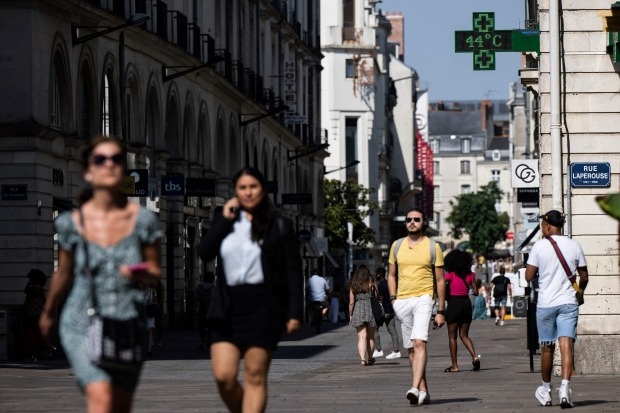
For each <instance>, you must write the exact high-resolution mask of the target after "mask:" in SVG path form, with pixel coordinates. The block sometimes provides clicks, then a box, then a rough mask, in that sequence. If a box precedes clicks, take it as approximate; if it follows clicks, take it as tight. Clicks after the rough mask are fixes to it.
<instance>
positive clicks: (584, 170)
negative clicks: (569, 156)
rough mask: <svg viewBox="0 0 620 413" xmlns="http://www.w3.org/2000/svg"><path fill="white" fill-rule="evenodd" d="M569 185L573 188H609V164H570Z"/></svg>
mask: <svg viewBox="0 0 620 413" xmlns="http://www.w3.org/2000/svg"><path fill="white" fill-rule="evenodd" d="M570 184H571V186H572V187H573V188H609V186H610V185H611V168H610V167H609V162H599V163H589V162H575V163H571V164H570Z"/></svg>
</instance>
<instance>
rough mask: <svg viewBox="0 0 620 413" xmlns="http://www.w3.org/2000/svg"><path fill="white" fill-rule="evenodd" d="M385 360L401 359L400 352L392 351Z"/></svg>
mask: <svg viewBox="0 0 620 413" xmlns="http://www.w3.org/2000/svg"><path fill="white" fill-rule="evenodd" d="M385 358H386V359H387V360H393V359H399V358H400V351H392V352H391V353H390V354H388V355H387V356H385Z"/></svg>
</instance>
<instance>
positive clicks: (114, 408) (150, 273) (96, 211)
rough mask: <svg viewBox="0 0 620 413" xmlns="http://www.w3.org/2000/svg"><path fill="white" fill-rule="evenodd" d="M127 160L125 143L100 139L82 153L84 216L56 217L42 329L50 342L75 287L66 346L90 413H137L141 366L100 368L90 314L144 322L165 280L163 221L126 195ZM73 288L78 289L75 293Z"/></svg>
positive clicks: (63, 334) (63, 333)
mask: <svg viewBox="0 0 620 413" xmlns="http://www.w3.org/2000/svg"><path fill="white" fill-rule="evenodd" d="M126 159H127V158H126V153H125V151H124V146H123V144H122V142H121V141H119V140H118V139H116V138H112V137H107V136H96V137H94V138H93V139H92V140H91V141H90V143H89V145H88V146H87V147H86V149H85V150H84V151H83V153H82V168H83V178H84V180H85V181H86V183H87V184H88V185H89V186H90V189H89V190H87V191H85V193H84V194H83V196H82V197H81V201H82V202H81V206H80V208H79V209H78V210H75V211H69V212H64V213H62V214H61V215H59V216H58V218H56V220H55V221H54V226H55V229H56V232H57V234H58V245H59V251H58V270H57V271H56V273H55V274H54V277H53V278H52V284H51V288H50V291H49V295H48V300H47V301H46V303H45V307H44V311H43V314H42V315H41V318H40V320H39V326H40V328H41V332H42V334H43V335H44V336H46V337H47V336H48V335H49V333H50V331H51V329H52V326H53V323H54V317H53V314H54V312H55V309H56V306H57V304H58V301H59V299H60V298H61V297H63V296H64V294H65V292H66V291H67V290H68V289H69V288H71V291H70V293H69V297H68V299H67V301H66V303H65V305H64V307H63V311H62V315H61V317H60V339H61V343H62V346H63V347H64V350H65V353H66V355H67V358H68V360H69V363H70V364H71V367H72V368H73V371H74V373H75V376H76V378H77V381H78V384H79V386H80V388H81V389H82V391H83V392H84V393H85V395H86V405H87V409H88V411H89V412H91V413H93V412H97V413H99V412H115V413H117V412H129V411H130V410H131V404H132V399H133V393H134V391H135V389H136V386H137V384H138V379H139V376H140V370H141V364H138V365H132V366H131V367H130V368H124V367H123V368H109V367H99V366H98V365H95V364H94V363H92V362H91V361H90V358H89V356H88V350H87V330H88V327H89V314H91V313H92V309H95V308H96V309H98V312H99V314H101V316H102V317H107V318H108V319H114V320H131V319H137V320H136V321H138V322H139V321H140V319H142V320H144V297H143V293H142V289H143V285H154V284H155V283H156V282H157V280H158V279H159V277H160V249H159V248H160V247H159V238H160V236H161V231H160V230H159V229H158V226H159V225H158V224H159V223H158V219H157V216H156V215H155V214H153V213H151V212H149V211H147V210H146V209H143V208H141V207H140V205H139V204H138V203H135V202H128V200H127V197H126V196H125V195H123V194H122V193H121V180H122V178H123V175H124V172H125V165H126ZM71 285H72V287H71Z"/></svg>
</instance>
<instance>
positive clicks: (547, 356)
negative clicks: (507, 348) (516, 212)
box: [525, 210, 588, 408]
mask: <svg viewBox="0 0 620 413" xmlns="http://www.w3.org/2000/svg"><path fill="white" fill-rule="evenodd" d="M541 218H542V222H541V224H540V228H541V230H542V234H543V236H544V238H543V239H541V240H539V241H537V242H536V243H535V244H534V246H533V247H532V251H531V252H530V255H529V258H528V260H527V267H526V269H525V279H526V280H527V281H532V280H533V279H534V278H536V274H538V301H537V305H536V322H537V324H538V340H539V343H540V347H541V358H540V365H541V368H540V370H541V373H542V386H540V387H538V388H537V389H536V392H535V393H534V395H535V396H536V399H538V401H539V402H540V404H541V405H543V406H551V404H552V399H551V370H552V368H553V352H554V350H555V342H556V340H557V341H559V343H560V353H561V358H562V384H561V386H560V405H561V406H562V408H565V407H573V403H572V402H571V399H570V393H571V390H570V388H569V380H570V376H571V374H572V372H573V346H574V341H575V340H576V339H577V318H578V316H579V306H578V303H577V298H576V294H575V293H576V290H575V288H576V287H573V284H575V285H576V281H575V279H574V278H573V279H572V280H571V279H569V278H568V275H567V273H566V271H565V270H564V267H563V265H562V263H561V261H560V259H559V258H558V254H557V253H556V251H555V249H554V247H553V244H552V242H551V241H550V239H552V240H553V241H555V242H556V243H557V246H558V248H559V250H560V252H561V254H562V256H563V257H564V260H565V261H566V264H567V265H568V269H569V271H570V274H574V273H575V270H576V271H577V273H578V274H579V285H578V287H579V291H578V293H579V294H581V295H583V291H584V290H585V288H586V286H587V285H588V267H587V266H586V259H585V257H584V255H583V250H582V249H581V245H579V243H578V242H577V241H574V240H572V239H570V238H568V237H565V236H562V235H561V234H562V227H563V226H564V216H563V215H562V213H560V212H559V211H556V210H551V211H549V212H547V213H546V214H545V215H542V216H541Z"/></svg>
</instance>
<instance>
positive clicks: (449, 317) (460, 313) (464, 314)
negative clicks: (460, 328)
mask: <svg viewBox="0 0 620 413" xmlns="http://www.w3.org/2000/svg"><path fill="white" fill-rule="evenodd" d="M471 313H472V308H471V301H470V300H469V296H467V295H465V296H457V297H450V298H449V299H448V310H447V311H446V323H447V324H454V323H459V324H463V323H471Z"/></svg>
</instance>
